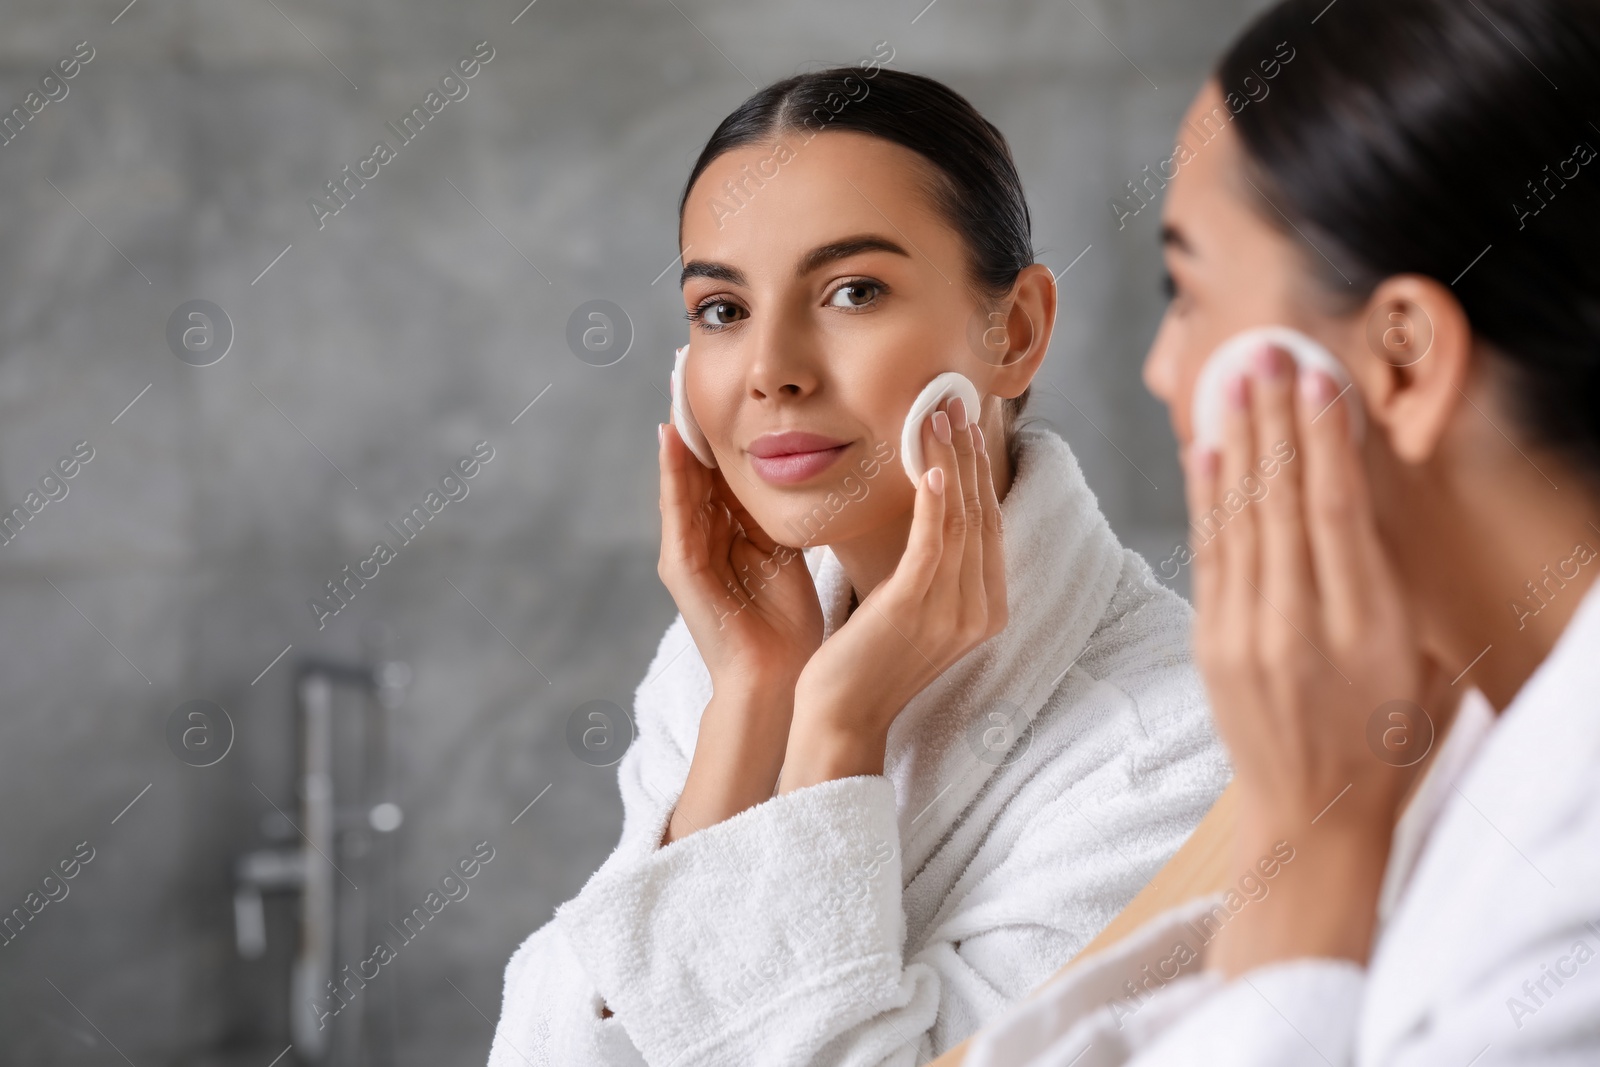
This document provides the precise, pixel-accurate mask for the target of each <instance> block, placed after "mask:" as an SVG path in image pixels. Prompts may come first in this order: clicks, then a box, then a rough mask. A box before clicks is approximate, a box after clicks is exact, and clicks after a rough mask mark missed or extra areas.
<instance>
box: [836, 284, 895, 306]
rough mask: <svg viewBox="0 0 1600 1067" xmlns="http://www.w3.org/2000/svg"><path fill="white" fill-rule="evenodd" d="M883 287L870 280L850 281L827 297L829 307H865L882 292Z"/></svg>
mask: <svg viewBox="0 0 1600 1067" xmlns="http://www.w3.org/2000/svg"><path fill="white" fill-rule="evenodd" d="M882 290H883V287H882V286H880V285H876V284H874V283H872V282H851V283H850V284H848V285H841V286H839V288H837V289H835V290H834V291H833V295H832V296H831V297H830V298H829V299H828V306H829V307H836V308H859V307H867V306H868V305H870V304H871V303H872V302H873V301H874V300H876V299H878V295H879V294H880V293H881V292H882Z"/></svg>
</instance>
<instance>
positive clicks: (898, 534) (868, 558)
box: [828, 403, 1014, 603]
mask: <svg viewBox="0 0 1600 1067" xmlns="http://www.w3.org/2000/svg"><path fill="white" fill-rule="evenodd" d="M985 406H986V407H987V408H989V410H987V411H986V412H985V413H984V417H983V419H982V421H981V422H980V423H979V425H980V426H981V427H983V438H984V440H985V441H986V442H988V443H989V454H988V456H987V459H988V463H989V470H990V471H991V472H993V475H994V490H995V498H996V499H998V500H1001V501H1004V500H1005V498H1006V494H1007V493H1008V492H1010V490H1011V481H1012V477H1013V474H1014V471H1013V470H1012V467H1011V457H1010V455H1009V452H1010V449H1009V448H1008V447H1004V442H1005V441H1006V436H1005V424H1004V423H1003V422H1002V421H1001V417H1002V412H1001V405H1000V404H999V403H994V404H991V405H985ZM910 538H911V511H910V509H909V508H908V509H907V510H906V511H905V512H904V513H903V514H901V515H897V516H896V517H895V518H894V519H893V520H891V521H889V522H886V523H884V524H883V525H881V526H879V527H877V528H875V529H872V530H869V531H867V532H866V533H863V534H862V535H861V536H859V537H855V538H852V539H850V540H848V541H836V542H833V543H831V544H830V545H829V546H828V547H830V548H831V549H833V554H834V555H835V556H837V557H838V559H839V565H840V566H841V567H842V568H843V569H844V573H845V575H846V577H848V578H849V579H850V585H851V586H852V587H853V588H854V589H855V592H856V601H857V602H858V603H859V602H860V601H863V600H866V599H867V597H868V596H869V595H870V594H871V593H872V591H873V590H874V589H876V588H877V587H878V586H879V585H880V584H881V583H882V582H883V581H884V579H886V578H888V577H889V575H891V574H893V573H894V569H895V567H897V566H898V565H899V563H900V557H901V556H903V555H905V551H906V542H907V541H909V540H910Z"/></svg>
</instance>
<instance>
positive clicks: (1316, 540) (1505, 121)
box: [968, 0, 1600, 1067]
mask: <svg viewBox="0 0 1600 1067" xmlns="http://www.w3.org/2000/svg"><path fill="white" fill-rule="evenodd" d="M1281 42H1287V43H1288V44H1289V46H1290V47H1291V48H1292V49H1293V54H1294V57H1295V58H1294V59H1293V61H1292V63H1291V64H1289V65H1288V66H1287V69H1285V70H1283V72H1282V74H1281V76H1280V77H1278V78H1277V79H1276V82H1275V84H1274V85H1273V87H1272V89H1271V93H1270V95H1269V96H1265V97H1262V98H1260V99H1257V100H1256V101H1255V102H1253V103H1251V104H1250V105H1249V106H1248V107H1243V108H1239V109H1238V113H1237V114H1236V115H1235V116H1233V117H1232V118H1231V120H1229V119H1228V115H1229V112H1230V111H1231V110H1234V108H1233V106H1232V105H1231V104H1230V95H1229V94H1233V93H1237V92H1238V91H1239V90H1241V89H1243V90H1245V91H1248V90H1249V84H1247V82H1249V81H1250V80H1251V79H1252V78H1253V80H1254V82H1255V83H1257V84H1259V83H1260V78H1259V77H1254V76H1255V75H1256V74H1257V73H1258V72H1259V70H1260V67H1259V66H1258V63H1259V61H1260V60H1261V59H1262V58H1264V57H1269V56H1271V55H1272V54H1273V53H1274V50H1275V49H1276V48H1277V47H1279V46H1280V43H1281ZM1597 102H1600V10H1597V9H1596V7H1595V6H1594V5H1593V4H1592V3H1586V2H1580V0H1473V3H1471V4H1458V3H1456V0H1340V2H1339V3H1338V4H1337V5H1334V6H1331V7H1329V6H1328V5H1326V3H1325V0H1311V2H1301V0H1289V2H1286V3H1282V4H1280V5H1278V6H1276V7H1274V8H1272V9H1271V10H1270V11H1268V12H1267V13H1266V14H1265V15H1263V16H1262V17H1261V19H1260V20H1259V21H1258V22H1256V23H1255V24H1254V25H1253V26H1252V27H1251V28H1250V29H1249V30H1248V31H1246V33H1245V34H1244V35H1243V37H1241V38H1240V39H1239V41H1238V42H1237V43H1236V44H1235V45H1234V46H1233V47H1232V49H1231V50H1230V51H1229V53H1228V55H1227V56H1226V57H1225V58H1224V59H1223V61H1222V63H1221V65H1220V66H1219V68H1218V70H1217V73H1216V77H1215V78H1214V79H1213V80H1212V81H1211V82H1210V83H1209V84H1208V85H1207V86H1206V87H1205V88H1204V89H1203V90H1202V92H1201V93H1200V95H1199V97H1198V98H1197V100H1196V101H1195V103H1194V105H1193V107H1192V108H1191V110H1190V113H1189V115H1188V117H1187V119H1186V121H1185V123H1184V125H1183V126H1182V127H1181V128H1180V134H1179V139H1180V144H1181V150H1180V152H1179V153H1178V155H1177V157H1175V158H1178V159H1179V160H1180V161H1181V162H1182V166H1181V169H1180V171H1179V173H1178V174H1177V176H1176V177H1175V178H1174V179H1173V181H1172V184H1171V187H1170V188H1169V189H1168V190H1167V200H1166V204H1165V209H1164V210H1165V216H1164V222H1165V226H1164V229H1163V240H1164V243H1165V249H1166V258H1167V263H1168V268H1169V271H1170V273H1171V278H1172V291H1173V299H1172V305H1171V307H1170V309H1169V311H1168V313H1167V317H1166V319H1165V320H1164V322H1163V323H1162V327H1161V330H1160V332H1159V334H1158V336H1157V338H1156V341H1155V344H1154V346H1153V347H1152V349H1151V352H1150V356H1149V360H1148V362H1147V364H1146V368H1145V379H1146V381H1147V383H1148V384H1149V386H1150V388H1151V389H1152V390H1153V391H1154V392H1155V393H1156V394H1157V395H1159V396H1160V397H1161V398H1162V399H1163V400H1165V401H1166V402H1167V404H1168V405H1169V406H1170V408H1171V410H1172V419H1173V427H1174V429H1175V431H1176V433H1177V436H1178V438H1179V440H1180V441H1182V442H1184V443H1185V444H1188V443H1189V442H1190V440H1191V430H1192V427H1191V424H1190V409H1189V404H1190V398H1191V393H1192V391H1193V386H1194V381H1195V376H1196V372H1197V370H1198V367H1199V365H1200V363H1201V362H1202V361H1203V360H1204V358H1205V356H1206V354H1207V353H1208V352H1209V351H1211V349H1212V348H1213V346H1215V345H1216V344H1217V343H1218V342H1219V341H1221V340H1222V339H1224V338H1225V337H1227V336H1228V335H1230V334H1232V333H1233V332H1234V331H1236V330H1239V329H1241V328H1243V327H1248V326H1256V325H1260V324H1263V323H1274V324H1284V325H1289V326H1293V327H1296V328H1298V329H1300V330H1301V331H1303V332H1305V333H1307V334H1310V335H1311V336H1313V337H1315V338H1317V339H1319V340H1320V341H1322V343H1323V344H1324V345H1325V346H1326V347H1328V348H1329V349H1331V350H1332V351H1333V352H1334V353H1336V354H1337V355H1338V357H1339V359H1340V361H1341V363H1342V364H1343V366H1344V368H1345V369H1346V370H1347V371H1348V373H1349V376H1350V378H1351V380H1352V387H1351V388H1350V389H1349V391H1348V392H1346V393H1344V394H1343V395H1341V394H1340V390H1339V389H1338V388H1337V387H1335V385H1334V384H1333V382H1332V381H1331V380H1330V379H1329V378H1328V376H1327V375H1326V374H1323V373H1307V374H1303V375H1302V374H1296V373H1294V372H1293V371H1292V369H1291V367H1290V365H1289V364H1288V363H1287V362H1286V357H1285V355H1284V354H1283V353H1279V352H1275V351H1273V350H1270V349H1268V350H1266V351H1264V352H1262V353H1259V354H1258V357H1259V358H1258V362H1257V364H1256V367H1255V369H1254V371H1253V373H1252V374H1251V375H1249V376H1248V378H1244V379H1239V380H1238V381H1237V382H1236V383H1235V386H1234V388H1233V390H1232V396H1231V404H1230V407H1231V410H1230V412H1229V416H1228V418H1229V429H1228V431H1227V436H1226V439H1225V442H1224V444H1223V445H1222V448H1221V451H1220V457H1219V455H1218V452H1217V451H1215V450H1213V449H1207V448H1197V447H1191V448H1189V449H1188V454H1187V455H1186V457H1185V458H1186V474H1187V481H1188V491H1189V496H1190V506H1191V516H1192V523H1193V524H1194V526H1196V527H1198V526H1199V525H1200V524H1201V523H1204V522H1208V521H1211V520H1212V518H1213V516H1217V515H1219V514H1225V516H1226V521H1225V522H1224V523H1223V524H1222V525H1221V527H1220V530H1219V531H1218V533H1217V536H1216V537H1215V539H1214V541H1213V542H1212V543H1211V544H1210V545H1208V546H1204V547H1201V548H1200V549H1199V550H1198V551H1197V552H1196V554H1195V558H1194V567H1195V572H1194V579H1195V596H1196V609H1197V620H1196V621H1197V628H1196V650H1197V656H1198V659H1199V662H1200V666H1201V671H1202V674H1203V675H1204V676H1205V678H1206V683H1207V686H1208V689H1209V691H1210V693H1211V696H1212V701H1213V705H1214V708H1215V713H1216V716H1217V720H1218V724H1219V729H1220V730H1221V731H1222V733H1223V736H1224V738H1225V740H1226V741H1227V743H1228V747H1229V750H1230V752H1231V753H1232V755H1233V759H1234V761H1235V766H1236V770H1237V778H1236V786H1237V788H1238V790H1239V797H1240V803H1241V813H1242V814H1241V816H1240V820H1239V825H1238V828H1237V830H1236V833H1235V837H1234V846H1233V847H1234V852H1233V859H1232V863H1233V866H1232V867H1231V868H1230V870H1231V871H1232V872H1233V875H1232V882H1233V883H1234V887H1235V888H1234V889H1232V890H1231V891H1229V892H1228V893H1225V894H1222V895H1219V896H1217V897H1214V898H1211V899H1207V900H1202V901H1199V902H1197V903H1195V904H1193V905H1189V906H1183V907H1180V908H1178V909H1176V910H1174V911H1172V912H1169V913H1167V914H1166V915H1165V916H1162V917H1158V918H1157V919H1155V920H1152V921H1151V922H1150V923H1148V924H1146V925H1145V926H1144V927H1142V928H1141V929H1140V930H1138V931H1137V932H1136V933H1135V934H1133V935H1131V936H1130V938H1129V939H1128V940H1127V941H1125V942H1123V943H1122V944H1121V945H1118V946H1117V947H1115V948H1113V949H1112V950H1110V951H1108V952H1106V953H1104V954H1101V955H1099V956H1097V957H1095V958H1093V959H1091V960H1089V961H1086V963H1085V964H1084V965H1083V966H1081V967H1078V968H1075V969H1074V970H1073V971H1072V972H1071V973H1070V974H1069V975H1068V976H1065V977H1063V979H1062V980H1061V981H1060V982H1058V983H1056V984H1053V985H1052V986H1050V987H1049V990H1048V992H1047V993H1044V994H1042V995H1041V996H1040V998H1039V999H1038V1000H1036V1001H1034V1002H1033V1003H1031V1004H1030V1005H1029V1006H1028V1007H1027V1008H1026V1009H1024V1010H1022V1011H1019V1012H1018V1013H1017V1016H1016V1017H1015V1018H1013V1019H1011V1020H1008V1022H1007V1023H1006V1024H1005V1025H1003V1026H1001V1027H999V1028H997V1029H996V1030H995V1031H994V1032H992V1033H988V1034H986V1035H984V1037H982V1038H981V1039H980V1040H979V1041H978V1042H976V1043H975V1045H974V1048H973V1050H972V1054H971V1056H970V1057H969V1058H968V1067H980V1065H981V1067H991V1065H998V1064H1005V1065H1007V1067H1017V1065H1021V1064H1029V1065H1038V1067H1045V1065H1057V1067H1061V1065H1065V1064H1068V1063H1076V1064H1079V1065H1080V1067H1081V1065H1087V1064H1095V1065H1103V1064H1114V1063H1125V1062H1126V1063H1136V1064H1139V1065H1143V1067H1156V1065H1161V1067H1168V1065H1176V1064H1216V1063H1227V1064H1239V1065H1255V1064H1260V1065H1266V1064H1333V1065H1338V1064H1350V1063H1359V1064H1371V1065H1378V1064H1394V1065H1402V1064H1403V1065H1439V1067H1466V1065H1468V1064H1472V1065H1474V1067H1487V1065H1490V1064H1519V1065H1528V1064H1533V1065H1550V1064H1578V1063H1584V1064H1593V1063H1597V1062H1600V962H1594V961H1595V959H1596V956H1597V955H1600V848H1597V843H1600V773H1597V772H1600V715H1597V714H1596V710H1595V702H1594V700H1595V696H1594V695H1595V693H1596V691H1597V690H1600V661H1597V657H1596V651H1597V649H1600V593H1597V592H1595V591H1594V575H1595V572H1596V570H1597V568H1600V564H1597V563H1596V559H1597V553H1596V548H1597V546H1600V418H1597V412H1600V258H1597V257H1596V256H1595V254H1594V243H1595V240H1596V238H1597V237H1600V187H1597V184H1596V183H1597V181H1600V174H1597V172H1596V168H1600V163H1597V162H1595V160H1596V154H1597V153H1596V150H1595V149H1596V146H1600V129H1596V128H1595V127H1594V126H1593V125H1592V124H1591V123H1592V122H1594V121H1597V120H1600V112H1597V111H1596V104H1597ZM1219 109H1220V110H1219ZM1216 115H1220V116H1222V118H1223V121H1220V122H1210V123H1209V126H1208V120H1209V119H1210V118H1211V117H1212V116H1216ZM1203 127H1204V128H1206V130H1205V133H1204V134H1202V132H1201V131H1202V128H1203ZM1352 405H1358V406H1359V408H1360V409H1361V410H1362V412H1363V413H1364V414H1363V418H1364V423H1365V427H1366V429H1365V432H1364V434H1362V435H1361V436H1359V437H1358V436H1357V431H1356V430H1355V429H1354V422H1353V420H1352V419H1350V418H1348V417H1346V416H1348V414H1349V411H1348V408H1350V407H1351V406H1352ZM1324 416H1325V417H1324ZM1279 441H1288V442H1289V443H1290V444H1291V446H1292V447H1293V448H1295V449H1296V450H1297V453H1298V455H1299V456H1300V457H1301V458H1300V460H1299V461H1297V462H1293V463H1289V464H1286V465H1285V467H1284V469H1283V471H1282V472H1281V473H1280V474H1279V475H1278V476H1277V479H1276V484H1275V485H1274V486H1273V488H1272V491H1271V493H1270V494H1269V495H1268V496H1266V497H1264V498H1262V499H1261V500H1260V501H1259V502H1257V503H1253V504H1251V505H1250V506H1248V507H1244V508H1242V509H1241V508H1235V507H1233V506H1232V505H1231V504H1230V503H1228V501H1227V493H1228V488H1229V487H1230V486H1232V485H1234V484H1236V483H1237V481H1238V480H1239V479H1240V478H1241V477H1242V476H1243V473H1242V472H1247V471H1248V470H1249V468H1250V464H1251V462H1252V459H1253V457H1254V456H1256V455H1257V454H1259V453H1260V452H1261V451H1263V450H1264V449H1266V448H1268V447H1269V446H1270V445H1272V444H1273V443H1275V442H1279ZM1463 693H1465V698H1463ZM1452 718H1453V720H1454V721H1453V722H1451V719H1452ZM1447 727H1448V735H1447V736H1446V737H1445V738H1444V739H1443V740H1442V742H1439V743H1437V744H1431V741H1432V737H1433V734H1434V732H1435V731H1437V732H1438V733H1441V734H1442V733H1443V732H1444V731H1445V729H1446V728H1447ZM1430 747H1431V752H1430V751H1429V749H1430ZM1424 755H1427V756H1428V757H1429V759H1428V764H1429V765H1428V766H1427V769H1426V774H1425V777H1422V778H1421V779H1420V780H1419V779H1418V778H1417V768H1418V767H1420V766H1421V765H1422V764H1421V762H1420V761H1421V760H1422V757H1423V756H1424Z"/></svg>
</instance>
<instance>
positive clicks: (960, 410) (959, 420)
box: [950, 396, 967, 430]
mask: <svg viewBox="0 0 1600 1067" xmlns="http://www.w3.org/2000/svg"><path fill="white" fill-rule="evenodd" d="M950 425H951V426H952V427H953V428H955V429H957V430H965V429H966V428H967V405H966V402H965V401H963V400H962V399H961V398H960V397H959V396H958V397H956V398H955V399H954V400H952V401H950Z"/></svg>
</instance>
